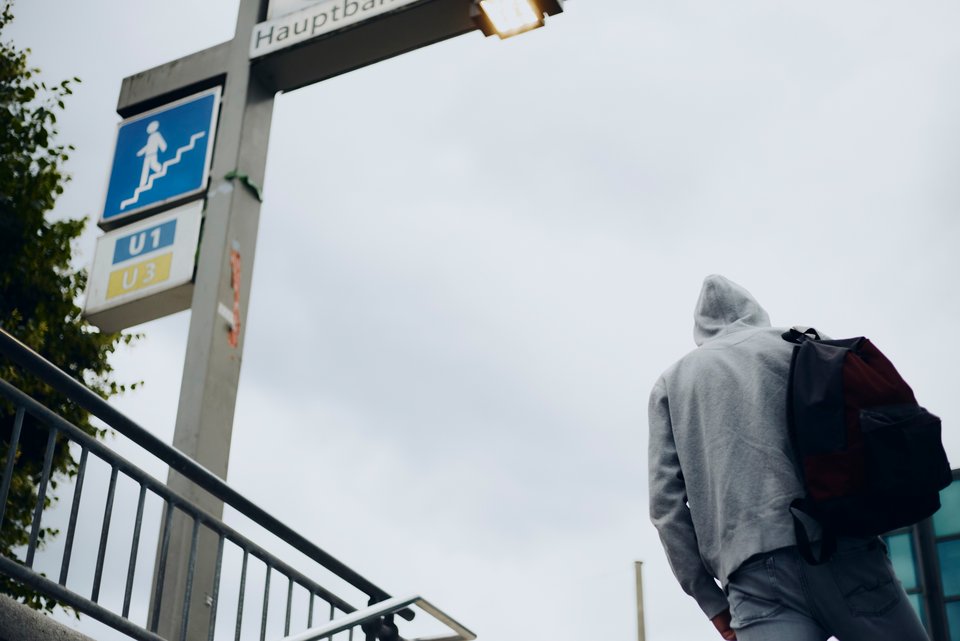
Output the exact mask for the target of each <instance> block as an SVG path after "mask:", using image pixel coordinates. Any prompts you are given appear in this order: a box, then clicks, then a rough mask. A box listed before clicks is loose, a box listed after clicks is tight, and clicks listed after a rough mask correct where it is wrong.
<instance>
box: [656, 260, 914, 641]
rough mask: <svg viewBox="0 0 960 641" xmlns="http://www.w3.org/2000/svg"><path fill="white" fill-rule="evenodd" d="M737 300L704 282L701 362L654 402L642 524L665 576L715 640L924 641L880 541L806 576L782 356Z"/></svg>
mask: <svg viewBox="0 0 960 641" xmlns="http://www.w3.org/2000/svg"><path fill="white" fill-rule="evenodd" d="M784 331H785V330H784V329H775V328H772V327H770V319H769V317H768V316H767V313H766V311H764V309H763V308H762V307H761V306H760V305H759V304H758V303H757V301H756V300H754V298H753V296H751V295H750V293H749V292H748V291H747V290H745V289H744V288H743V287H741V286H739V285H737V284H736V283H734V282H732V281H730V280H727V279H726V278H724V277H723V276H716V275H714V276H708V277H707V278H706V279H705V280H704V283H703V289H702V290H701V292H700V298H699V300H698V301H697V306H696V311H695V324H694V340H695V342H696V344H697V346H698V347H697V349H695V350H694V351H692V352H690V353H689V354H687V355H686V356H684V357H683V358H681V359H680V360H679V361H678V362H677V363H675V364H674V365H673V366H672V367H670V368H669V369H668V370H667V371H666V372H664V373H663V375H662V376H661V377H660V379H659V380H658V381H657V383H656V385H655V386H654V388H653V391H652V393H651V395H650V406H649V420H650V449H649V471H650V517H651V519H652V521H653V524H654V525H655V526H656V528H657V530H658V532H659V533H660V540H661V542H662V543H663V547H664V550H665V551H666V554H667V559H668V560H669V562H670V567H671V568H672V570H673V573H674V574H675V575H676V577H677V580H678V581H679V582H680V585H681V587H682V588H683V590H684V591H685V592H687V594H689V595H690V596H692V597H693V598H694V599H696V601H697V604H698V605H699V606H700V608H701V609H702V610H703V612H704V614H706V615H707V617H708V618H709V619H710V620H711V621H712V622H713V624H714V626H715V627H716V628H717V631H718V632H720V634H721V636H722V637H723V638H724V639H739V640H740V641H825V640H826V639H828V638H829V637H830V636H831V635H832V636H835V637H836V638H837V639H839V640H840V641H885V640H890V641H893V640H894V639H896V640H897V641H926V640H927V636H926V633H925V632H924V630H923V626H922V625H921V624H920V620H919V619H918V617H917V615H916V613H915V612H914V611H913V608H912V607H911V606H910V603H909V601H908V600H907V597H906V595H905V593H904V592H903V588H902V587H901V586H900V584H899V582H898V581H897V580H896V579H895V577H894V574H893V568H892V567H891V565H890V562H889V560H888V558H887V556H886V552H885V548H884V547H883V544H882V543H881V542H880V540H879V539H876V538H872V539H841V540H840V541H839V542H838V549H837V552H836V553H835V554H834V555H833V557H832V558H831V559H830V561H828V562H826V563H824V564H822V565H817V566H812V565H807V564H806V562H805V561H804V560H803V559H802V558H801V557H800V555H799V552H798V551H797V548H796V536H795V534H794V529H793V527H794V526H793V518H792V516H791V513H790V508H789V506H790V502H791V501H793V500H794V499H796V498H800V497H802V496H803V495H804V490H803V485H802V483H801V480H800V477H799V475H798V473H797V470H796V466H795V464H794V460H793V457H792V454H791V448H790V444H789V437H788V434H787V425H786V415H787V412H786V394H787V377H788V374H789V369H790V355H791V349H792V346H791V344H790V343H787V342H786V341H785V340H783V339H782V338H781V334H782V333H783V332H784Z"/></svg>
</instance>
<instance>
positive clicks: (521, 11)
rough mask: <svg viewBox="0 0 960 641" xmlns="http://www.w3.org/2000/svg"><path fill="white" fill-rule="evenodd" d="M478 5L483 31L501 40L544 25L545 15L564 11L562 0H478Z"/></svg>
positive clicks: (479, 20)
mask: <svg viewBox="0 0 960 641" xmlns="http://www.w3.org/2000/svg"><path fill="white" fill-rule="evenodd" d="M477 6H478V7H479V10H478V11H477V12H476V17H477V22H478V23H479V26H480V29H481V31H483V33H484V34H486V35H488V36H489V35H493V34H494V33H495V34H497V35H498V36H500V39H501V40H502V39H505V38H509V37H511V36H515V35H517V34H521V33H524V32H527V31H530V30H531V29H536V28H537V27H542V26H543V24H544V17H545V16H547V15H553V14H555V13H560V12H561V11H563V5H562V0H478V2H477Z"/></svg>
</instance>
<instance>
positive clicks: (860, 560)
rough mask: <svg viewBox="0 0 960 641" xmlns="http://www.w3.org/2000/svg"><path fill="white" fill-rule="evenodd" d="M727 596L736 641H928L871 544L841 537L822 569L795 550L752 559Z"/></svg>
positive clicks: (882, 553)
mask: <svg viewBox="0 0 960 641" xmlns="http://www.w3.org/2000/svg"><path fill="white" fill-rule="evenodd" d="M727 596H728V598H729V600H730V612H731V614H732V615H733V621H732V623H731V627H732V628H733V629H734V630H735V631H736V633H737V639H738V641H825V640H826V639H828V638H830V637H831V636H835V637H836V638H837V639H839V641H886V640H890V641H893V640H896V641H928V637H927V634H926V632H925V631H924V629H923V626H922V625H921V623H920V619H919V618H918V617H917V615H916V613H915V612H914V611H913V607H911V605H910V602H909V601H908V600H907V596H906V594H905V593H904V591H903V587H901V585H900V582H899V581H898V580H897V578H896V576H894V574H893V567H892V566H891V565H890V560H889V559H888V558H887V554H886V549H885V547H884V546H883V543H881V542H880V540H879V539H841V540H840V541H839V542H838V545H837V551H836V553H835V554H834V555H833V557H831V559H830V560H829V561H828V562H826V563H824V564H822V565H809V564H808V563H807V562H806V561H804V560H803V559H802V558H801V557H800V553H799V552H798V551H797V548H795V547H789V548H783V549H780V550H775V551H773V552H769V553H767V554H763V555H759V556H757V557H753V558H752V559H750V560H748V561H747V562H746V563H744V564H743V565H742V566H740V567H739V568H738V569H737V571H736V572H734V573H733V574H732V575H731V576H730V581H729V583H728V584H727Z"/></svg>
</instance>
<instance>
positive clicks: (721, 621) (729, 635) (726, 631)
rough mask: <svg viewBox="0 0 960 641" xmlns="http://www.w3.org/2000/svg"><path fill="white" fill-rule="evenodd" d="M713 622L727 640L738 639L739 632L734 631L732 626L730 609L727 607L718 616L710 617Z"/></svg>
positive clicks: (734, 640) (733, 640)
mask: <svg viewBox="0 0 960 641" xmlns="http://www.w3.org/2000/svg"><path fill="white" fill-rule="evenodd" d="M710 621H711V622H712V623H713V627H715V628H716V629H717V632H719V633H720V636H722V637H723V638H724V639H727V641H736V639H737V633H736V632H734V631H733V628H731V627H730V609H729V608H728V609H726V610H724V611H723V612H721V613H720V614H718V615H717V616H715V617H713V618H712V619H710Z"/></svg>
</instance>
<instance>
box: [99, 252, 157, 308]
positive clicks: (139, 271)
mask: <svg viewBox="0 0 960 641" xmlns="http://www.w3.org/2000/svg"><path fill="white" fill-rule="evenodd" d="M172 260H173V252H170V253H169V254H161V255H160V256H156V257H154V258H151V259H149V260H145V261H142V262H139V263H136V264H133V265H129V266H127V267H124V268H123V269H118V270H117V271H115V272H110V280H109V282H108V283H107V299H108V300H109V299H111V298H113V297H115V296H120V295H121V294H129V293H130V292H135V291H137V290H138V289H143V288H144V287H149V286H151V285H156V284H157V283H162V282H163V281H165V280H167V279H168V278H170V263H171V262H172Z"/></svg>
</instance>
